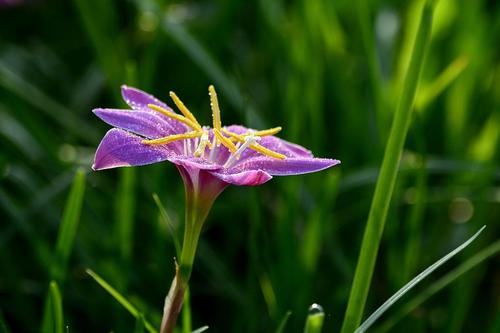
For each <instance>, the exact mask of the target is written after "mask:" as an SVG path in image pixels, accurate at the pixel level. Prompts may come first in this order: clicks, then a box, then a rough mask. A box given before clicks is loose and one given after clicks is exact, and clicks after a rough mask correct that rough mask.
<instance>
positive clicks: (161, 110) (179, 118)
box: [148, 104, 201, 131]
mask: <svg viewBox="0 0 500 333" xmlns="http://www.w3.org/2000/svg"><path fill="white" fill-rule="evenodd" d="M148 107H149V108H150V109H152V110H155V111H157V112H159V113H161V114H162V115H164V116H167V117H169V118H172V119H175V120H177V121H180V122H181V123H183V124H186V125H187V126H189V127H191V129H193V130H195V131H200V130H201V128H199V125H197V124H195V123H193V122H192V121H191V120H189V119H188V118H186V117H183V116H181V115H180V114H177V113H174V112H171V111H168V110H167V109H165V108H162V107H161V106H158V105H155V104H148Z"/></svg>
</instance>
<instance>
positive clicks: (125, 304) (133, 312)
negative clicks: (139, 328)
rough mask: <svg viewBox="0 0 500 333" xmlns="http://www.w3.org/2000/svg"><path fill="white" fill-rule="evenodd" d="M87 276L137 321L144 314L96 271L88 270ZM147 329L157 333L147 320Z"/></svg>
mask: <svg viewBox="0 0 500 333" xmlns="http://www.w3.org/2000/svg"><path fill="white" fill-rule="evenodd" d="M86 272H87V274H88V275H90V276H91V277H92V278H93V279H94V280H95V281H96V282H97V283H98V284H99V285H100V286H101V287H102V288H103V289H104V290H106V291H107V292H108V293H109V294H110V295H111V296H113V298H114V299H115V300H116V301H117V302H118V303H120V305H121V306H123V307H124V308H125V310H127V311H128V312H129V313H130V314H131V315H132V316H134V317H135V318H136V319H137V318H139V317H140V316H141V315H142V314H141V313H140V312H139V311H138V310H137V309H136V308H135V306H133V305H132V303H130V302H129V301H128V300H127V299H126V298H125V297H124V296H123V295H122V294H120V293H119V292H118V291H117V290H116V289H115V288H113V287H112V286H111V285H110V284H109V283H107V282H106V281H105V280H104V279H103V278H102V277H100V276H99V275H97V274H96V273H95V272H94V271H92V270H90V269H87V270H86ZM144 323H145V327H146V329H147V330H148V332H150V333H157V331H156V329H155V328H154V327H153V325H151V324H150V323H149V322H148V321H147V320H144Z"/></svg>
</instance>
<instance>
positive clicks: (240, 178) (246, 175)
mask: <svg viewBox="0 0 500 333" xmlns="http://www.w3.org/2000/svg"><path fill="white" fill-rule="evenodd" d="M210 173H211V174H212V175H213V176H215V177H217V178H219V179H220V180H222V181H224V182H226V183H228V184H232V185H238V186H257V185H262V184H264V183H265V182H267V181H269V180H270V179H271V178H273V176H271V175H270V174H269V173H267V172H265V171H263V170H244V171H241V172H237V173H226V172H217V171H211V172H210Z"/></svg>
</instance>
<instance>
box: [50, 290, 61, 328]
mask: <svg viewBox="0 0 500 333" xmlns="http://www.w3.org/2000/svg"><path fill="white" fill-rule="evenodd" d="M49 295H50V304H51V307H52V318H53V319H52V320H53V322H52V327H53V328H54V333H63V332H64V319H63V318H64V316H63V308H62V298H61V292H60V291H59V287H58V286H57V282H55V281H51V282H50V285H49Z"/></svg>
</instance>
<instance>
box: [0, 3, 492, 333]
mask: <svg viewBox="0 0 500 333" xmlns="http://www.w3.org/2000/svg"><path fill="white" fill-rule="evenodd" d="M23 2H26V3H27V4H20V5H17V6H11V7H0V22H1V23H0V26H1V29H0V267H1V269H0V309H1V313H0V331H1V332H37V331H39V328H40V324H41V322H42V313H43V308H44V304H45V299H46V297H47V295H48V293H49V294H50V291H49V292H48V286H49V284H50V281H51V280H53V279H55V280H56V281H57V284H52V286H53V287H52V288H51V290H52V294H51V295H52V296H51V297H55V296H57V294H58V293H60V297H61V302H62V309H61V312H60V317H58V318H57V329H58V330H60V327H61V323H60V321H63V322H62V325H63V327H64V331H65V330H66V326H68V327H69V332H110V331H115V332H133V331H134V330H135V331H137V332H143V331H152V330H153V328H152V327H151V326H150V325H152V326H154V329H157V327H158V326H159V323H160V320H161V311H162V307H163V300H164V297H165V294H166V292H167V291H168V288H169V286H170V282H171V280H172V278H173V276H174V257H175V256H176V245H175V242H174V240H175V239H182V237H181V235H182V230H183V218H184V217H183V216H184V215H183V208H184V190H183V187H182V182H181V179H180V177H179V176H178V174H177V171H176V170H175V167H174V166H172V165H170V164H169V163H161V164H156V165H151V166H145V167H140V168H135V169H133V170H109V171H101V172H92V171H91V170H90V165H91V163H92V158H93V153H94V151H95V148H96V147H97V145H98V143H99V140H100V139H101V137H102V136H103V135H104V133H105V132H106V131H107V130H108V128H109V127H108V126H107V125H106V124H104V123H102V122H101V121H100V120H99V119H97V118H96V117H95V116H94V115H93V114H92V113H91V110H92V108H95V107H117V108H119V107H124V104H123V102H122V101H121V100H120V96H119V85H120V84H122V83H124V84H130V85H135V86H137V87H139V88H141V89H143V90H146V91H149V92H151V93H154V94H155V95H156V96H157V97H159V98H161V99H163V100H164V101H166V102H167V103H170V101H169V99H168V91H169V90H174V91H175V92H176V93H177V94H178V95H179V96H180V97H181V98H182V100H183V101H184V102H185V103H186V105H187V106H188V107H190V109H191V111H193V112H194V113H195V114H196V115H197V117H198V119H200V121H202V122H203V123H209V122H210V120H211V115H210V108H209V99H208V94H207V87H208V85H209V84H215V86H216V88H217V89H218V96H219V99H220V103H221V109H222V118H223V123H224V124H232V123H242V124H243V123H244V124H247V125H250V126H253V127H257V128H266V127H272V126H278V125H281V126H283V128H284V130H283V131H282V132H281V133H280V137H282V138H284V139H287V140H290V141H293V142H297V143H299V144H301V145H304V146H306V147H308V148H309V149H311V150H312V151H313V152H314V153H315V155H317V156H325V157H332V158H338V159H340V160H342V165H341V166H339V167H337V168H335V169H332V170H329V171H326V172H322V173H317V174H312V175H304V176H298V177H294V178H290V177H289V178H279V177H277V178H275V179H273V180H272V181H271V182H269V183H267V184H265V185H263V186H260V187H258V188H241V187H229V188H228V189H226V190H225V192H224V193H222V195H221V196H220V197H219V199H218V200H217V201H216V202H215V204H214V207H213V209H212V211H211V213H210V215H209V217H208V220H207V223H206V225H205V230H204V233H203V234H202V237H201V240H200V245H199V251H198V253H197V257H196V260H195V265H194V270H193V273H192V278H191V285H190V299H189V304H188V305H189V312H187V313H186V315H185V316H181V317H180V318H179V322H180V325H179V328H180V329H181V330H182V332H187V331H189V328H193V329H194V328H197V327H203V326H204V325H208V326H209V327H210V328H209V329H208V331H207V332H273V331H276V330H277V329H278V331H280V330H281V331H282V332H303V330H304V323H305V322H306V318H307V308H308V307H309V306H310V305H311V304H312V303H318V304H321V306H322V307H323V309H324V311H325V316H324V321H323V332H337V331H339V329H340V327H341V324H342V319H343V317H344V314H345V310H346V305H347V301H348V298H349V291H350V287H351V283H352V279H353V275H354V271H355V265H356V260H357V258H358V254H359V249H360V245H361V238H362V234H363V230H364V228H365V224H366V220H367V217H368V213H369V210H370V203H371V201H372V197H373V193H374V188H375V182H376V180H377V173H378V169H379V167H380V165H381V161H382V156H383V152H384V150H385V147H386V140H387V138H388V136H389V129H390V126H391V121H392V118H393V112H394V110H395V109H396V105H397V103H398V98H399V96H400V95H401V90H402V89H403V82H404V77H405V73H406V69H407V65H408V61H409V57H410V54H411V48H412V45H413V42H414V40H415V33H416V29H417V24H418V20H419V17H420V13H421V9H422V4H423V1H389V0H387V1H366V0H365V1H361V0H359V1H354V2H353V1H346V0H340V1H328V0H319V1H306V0H298V1H274V0H258V1H241V0H240V1H221V0H219V1H187V2H170V1H160V0H157V1H155V0H147V1H140V0H134V1H132V0H131V1H101V0H74V1H47V0H45V1H44V0H39V1H23ZM499 17H500V5H499V4H498V3H497V2H495V1H487V0H475V1H454V0H441V1H439V2H437V5H436V11H435V13H434V22H433V27H432V33H431V35H430V41H429V49H428V52H427V55H426V57H425V59H424V63H423V70H422V75H421V80H420V85H419V86H418V87H417V93H416V96H415V98H416V104H415V109H414V110H413V115H412V122H411V124H410V128H409V132H408V137H407V139H406V142H405V144H404V151H403V157H402V161H401V165H400V172H399V173H398V176H397V179H396V183H395V187H394V193H393V195H392V199H391V204H390V207H389V210H388V214H387V220H386V223H385V230H384V233H383V235H382V240H381V243H380V250H379V253H378V258H377V262H376V266H375V270H374V276H373V279H372V283H371V287H370V290H369V293H368V299H367V304H366V307H365V311H364V316H363V318H366V317H367V316H368V315H369V314H370V313H371V312H372V311H373V310H375V309H376V308H377V307H378V306H379V305H380V304H382V303H383V302H384V301H385V300H386V299H387V298H389V297H390V296H391V295H392V294H393V293H394V292H395V291H396V290H398V289H399V288H400V287H401V286H402V285H404V284H405V283H406V282H408V281H409V280H410V279H411V278H413V277H414V276H415V275H416V274H418V273H419V272H420V271H422V270H423V269H425V268H426V267H427V266H429V265H430V264H431V263H433V262H434V261H436V260H437V259H438V258H440V257H442V256H443V254H445V253H447V252H449V251H450V250H451V249H453V248H454V247H456V246H457V245H458V244H460V243H461V242H463V241H464V240H465V239H467V238H468V237H469V236H470V235H472V234H473V233H474V232H476V231H477V230H478V229H479V228H480V227H481V226H482V225H487V228H486V229H485V231H484V232H483V233H482V235H481V237H479V238H478V239H477V240H476V241H475V242H474V243H473V244H472V245H471V246H470V247H469V248H467V249H466V250H465V251H464V253H462V254H459V255H458V256H457V258H455V259H453V260H451V262H450V263H448V264H447V266H446V267H443V268H441V269H439V270H438V271H436V273H434V275H433V276H431V277H430V278H428V279H427V280H425V281H423V282H422V284H421V285H419V286H417V287H416V288H415V289H414V290H412V291H411V292H409V293H408V294H407V295H405V297H404V298H403V299H402V300H401V301H400V303H398V304H396V305H395V306H394V307H393V308H392V309H391V310H390V311H389V312H388V313H387V315H385V316H383V317H382V318H381V319H380V321H379V322H378V324H376V325H375V328H376V329H379V330H381V331H384V330H385V329H387V328H391V330H390V331H391V332H401V331H403V330H404V331H405V332H410V333H413V332H429V331H432V332H494V331H495V329H498V327H499V322H498V319H497V318H496V317H495V316H497V314H498V306H499V305H498V299H499V298H500V295H499V294H498V292H499V291H498V288H497V287H496V286H495V283H496V281H497V280H498V274H499V269H498V267H499V265H498V255H496V257H495V255H494V253H497V252H498V242H496V243H494V242H495V241H496V240H497V239H498V236H499V223H498V221H499V220H500V199H499V193H500V169H499V167H498V166H499V161H500V159H499V149H498V147H499V146H500V144H499V139H500V114H499V112H500V88H499V87H500V66H499V61H498V60H499V59H500V48H499V47H498V40H500V25H499V20H498V18H499ZM170 104H172V103H170ZM79 167H81V168H83V170H85V172H88V173H87V174H86V175H85V177H84V176H83V175H81V176H80V177H82V180H81V181H82V182H83V179H84V180H85V192H84V194H83V195H84V197H83V201H82V202H83V206H82V207H81V211H80V214H79V215H80V218H79V223H78V229H76V228H75V229H74V230H77V232H76V234H75V237H74V239H73V240H72V237H73V236H72V234H70V235H69V236H70V237H68V238H67V240H71V242H69V243H64V244H62V243H60V244H59V245H57V246H56V244H58V243H57V239H58V233H59V232H60V231H59V230H60V229H59V228H60V226H61V219H62V218H63V216H65V219H66V220H67V219H71V218H72V217H68V216H67V215H63V210H64V207H65V205H66V203H67V198H68V196H70V191H71V190H70V189H71V184H72V180H73V179H74V176H75V170H77V168H79ZM78 174H80V173H78ZM81 186H83V184H81ZM80 190H81V191H82V193H83V187H82V188H81V189H80ZM153 193H156V194H157V197H155V199H153V197H152V194H153ZM74 196H75V195H74ZM74 196H73V197H74ZM68 205H70V203H69V202H68ZM159 205H161V206H162V207H161V208H160V209H159V207H158V206H159ZM66 214H68V213H66ZM167 220H168V223H169V224H170V226H169V225H168V224H167ZM75 226H76V225H75ZM172 233H175V235H172ZM492 243H494V246H493V247H488V245H489V244H492ZM54 249H57V250H56V251H59V252H60V253H61V254H62V255H63V257H62V258H61V260H62V261H60V262H59V264H57V267H56V268H54V255H53V253H54ZM483 249H487V250H485V251H486V252H484V251H483ZM69 254H71V255H69ZM468 259H470V260H469V261H468ZM486 259H489V260H486ZM455 267H457V268H456V269H455ZM472 267H475V269H471V268H472ZM87 268H90V269H92V270H93V271H95V272H97V273H98V274H99V276H101V277H102V278H103V279H104V280H102V281H106V283H108V284H109V285H110V286H113V288H114V289H116V290H114V291H115V292H116V293H115V295H122V296H123V297H124V300H125V301H126V302H127V303H128V304H130V305H131V306H132V308H133V310H134V311H133V312H134V313H133V314H134V315H133V316H132V315H130V314H129V313H128V312H127V311H126V310H125V309H124V308H122V306H121V305H120V304H119V303H118V302H116V300H115V299H114V298H113V297H111V296H110V295H109V294H108V293H107V292H105V290H103V289H102V288H101V287H100V286H99V285H98V284H97V283H95V281H94V280H93V279H92V278H90V277H89V276H88V275H87V274H86V273H85V270H86V269H87ZM448 272H450V273H448ZM57 286H58V287H59V289H60V291H59V292H56V291H57V290H59V289H58V288H57ZM444 287H446V288H444ZM431 296H432V297H431ZM115 297H116V296H115ZM424 300H425V302H424ZM58 304H60V303H58ZM58 311H59V310H58ZM63 313H64V316H63V315H62V314H63ZM290 313H291V314H290ZM495 319H496V320H495ZM183 320H184V321H185V322H184V323H183ZM191 321H192V322H191ZM150 323H151V324H150ZM285 325H286V326H285ZM281 327H283V328H281Z"/></svg>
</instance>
